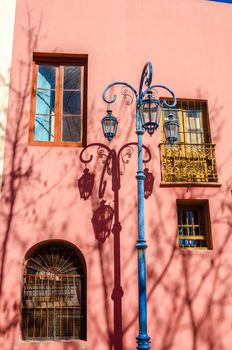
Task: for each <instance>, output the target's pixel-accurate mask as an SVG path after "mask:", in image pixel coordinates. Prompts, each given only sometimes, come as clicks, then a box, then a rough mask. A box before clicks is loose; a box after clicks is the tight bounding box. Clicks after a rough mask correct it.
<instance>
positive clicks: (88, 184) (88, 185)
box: [77, 168, 94, 200]
mask: <svg viewBox="0 0 232 350" xmlns="http://www.w3.org/2000/svg"><path fill="white" fill-rule="evenodd" d="M77 183H78V188H79V192H80V197H81V198H82V199H84V200H86V199H88V198H89V196H91V194H92V190H93V184H94V174H91V173H90V172H89V169H88V168H85V170H84V174H83V175H82V176H81V177H80V179H79V180H78V182H77Z"/></svg>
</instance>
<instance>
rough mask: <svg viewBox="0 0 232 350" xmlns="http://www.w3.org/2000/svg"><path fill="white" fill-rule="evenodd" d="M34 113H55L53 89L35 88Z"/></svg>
mask: <svg viewBox="0 0 232 350" xmlns="http://www.w3.org/2000/svg"><path fill="white" fill-rule="evenodd" d="M36 113H37V114H52V113H55V91H51V90H37V93H36Z"/></svg>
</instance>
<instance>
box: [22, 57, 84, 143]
mask: <svg viewBox="0 0 232 350" xmlns="http://www.w3.org/2000/svg"><path fill="white" fill-rule="evenodd" d="M87 59H88V56H87V55H74V54H73V55H71V54H70V55H69V54H66V55H65V54H42V53H37V54H34V61H33V76H32V79H33V80H32V96H31V110H30V123H29V144H30V145H34V146H64V147H67V146H71V147H82V146H84V145H85V144H86V125H87V63H88V62H87Z"/></svg>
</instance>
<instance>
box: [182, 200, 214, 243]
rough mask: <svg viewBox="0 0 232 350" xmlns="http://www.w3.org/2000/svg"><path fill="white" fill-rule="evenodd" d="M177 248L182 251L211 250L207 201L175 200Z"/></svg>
mask: <svg viewBox="0 0 232 350" xmlns="http://www.w3.org/2000/svg"><path fill="white" fill-rule="evenodd" d="M177 223H178V239H179V246H180V248H182V249H212V242H211V234H210V219H209V204H208V201H207V200H195V201H183V200H177Z"/></svg>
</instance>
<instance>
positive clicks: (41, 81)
mask: <svg viewBox="0 0 232 350" xmlns="http://www.w3.org/2000/svg"><path fill="white" fill-rule="evenodd" d="M55 82H56V67H55V66H48V65H43V64H42V65H39V69H38V78H37V88H40V89H55Z"/></svg>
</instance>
